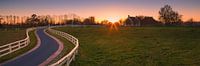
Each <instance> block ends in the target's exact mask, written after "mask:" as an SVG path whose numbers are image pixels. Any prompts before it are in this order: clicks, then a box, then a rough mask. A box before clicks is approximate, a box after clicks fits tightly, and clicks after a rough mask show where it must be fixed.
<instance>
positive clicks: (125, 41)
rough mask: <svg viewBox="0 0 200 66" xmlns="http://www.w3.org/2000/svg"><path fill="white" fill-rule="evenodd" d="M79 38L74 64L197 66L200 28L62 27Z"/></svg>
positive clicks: (77, 65)
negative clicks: (77, 52)
mask: <svg viewBox="0 0 200 66" xmlns="http://www.w3.org/2000/svg"><path fill="white" fill-rule="evenodd" d="M54 29H57V30H61V31H64V32H67V33H69V34H72V35H74V36H75V37H77V38H78V39H79V41H80V48H79V54H78V56H77V57H76V60H75V62H73V63H72V66H198V65H200V48H199V47H200V28H193V27H119V28H118V30H112V29H110V28H106V27H62V28H54Z"/></svg>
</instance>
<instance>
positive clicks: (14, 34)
mask: <svg viewBox="0 0 200 66" xmlns="http://www.w3.org/2000/svg"><path fill="white" fill-rule="evenodd" d="M24 38H26V30H25V29H6V30H5V29H0V46H1V45H5V44H7V43H11V42H14V41H17V40H21V39H24Z"/></svg>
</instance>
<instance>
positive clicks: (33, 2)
mask: <svg viewBox="0 0 200 66" xmlns="http://www.w3.org/2000/svg"><path fill="white" fill-rule="evenodd" d="M166 4H169V5H171V6H172V8H173V10H175V11H178V12H179V13H180V14H182V15H183V20H184V21H185V20H188V19H190V18H193V19H194V20H195V21H200V0H0V15H18V16H30V15H31V14H33V13H35V14H38V15H47V14H49V15H63V14H67V13H75V14H77V15H79V16H81V17H89V16H95V17H96V18H98V19H107V18H109V17H120V18H125V17H127V15H132V16H136V15H144V16H153V17H154V18H155V19H158V16H159V15H158V11H159V10H160V8H161V7H163V6H164V5H166Z"/></svg>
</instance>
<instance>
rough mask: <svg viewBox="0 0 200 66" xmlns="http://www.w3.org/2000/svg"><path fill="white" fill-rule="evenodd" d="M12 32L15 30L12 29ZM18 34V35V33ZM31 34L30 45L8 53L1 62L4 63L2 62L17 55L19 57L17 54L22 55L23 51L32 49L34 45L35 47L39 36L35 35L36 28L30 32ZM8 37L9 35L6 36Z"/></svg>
mask: <svg viewBox="0 0 200 66" xmlns="http://www.w3.org/2000/svg"><path fill="white" fill-rule="evenodd" d="M10 32H13V31H10ZM8 33H9V32H8ZM16 36H17V35H16ZM29 36H30V39H31V42H30V44H29V45H28V46H26V47H25V48H22V49H20V50H17V51H15V52H13V53H11V54H8V55H6V56H3V57H1V59H0V63H2V62H4V61H7V60H10V59H12V58H15V57H17V56H19V55H21V54H23V53H25V52H27V51H29V50H31V49H32V48H33V47H35V46H36V44H37V38H36V36H35V30H33V31H30V32H29ZM6 38H7V37H6Z"/></svg>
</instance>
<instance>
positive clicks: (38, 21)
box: [0, 5, 197, 28]
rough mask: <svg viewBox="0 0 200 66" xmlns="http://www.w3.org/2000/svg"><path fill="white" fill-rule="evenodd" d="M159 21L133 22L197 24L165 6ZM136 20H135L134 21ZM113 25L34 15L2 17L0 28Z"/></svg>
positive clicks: (75, 17) (74, 17) (143, 19)
mask: <svg viewBox="0 0 200 66" xmlns="http://www.w3.org/2000/svg"><path fill="white" fill-rule="evenodd" d="M158 14H159V21H156V20H154V19H152V18H151V17H146V16H136V17H134V18H131V19H133V21H136V22H138V21H139V22H141V24H150V25H153V24H154V23H156V24H158V25H165V26H169V25H182V24H185V23H186V24H189V25H195V24H197V23H196V22H194V21H193V19H190V20H188V21H187V22H184V23H183V21H182V16H183V15H181V14H179V13H178V12H177V11H174V10H173V9H172V7H171V6H170V5H165V6H164V7H161V8H160V10H159V11H158ZM134 19H135V20H134ZM136 19H137V20H136ZM128 20H129V17H128V18H127V19H125V20H120V21H119V22H118V23H116V24H118V25H132V24H133V23H131V22H130V21H128ZM110 24H112V23H111V22H109V21H108V20H103V21H101V22H96V20H95V17H94V16H91V17H88V18H84V19H83V18H81V17H80V16H78V15H76V14H69V15H61V16H55V15H54V16H50V15H46V16H38V15H37V14H32V15H31V16H29V17H19V16H15V15H9V16H1V15H0V28H8V27H14V28H16V27H19V28H21V27H25V28H26V27H36V26H47V25H110Z"/></svg>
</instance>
